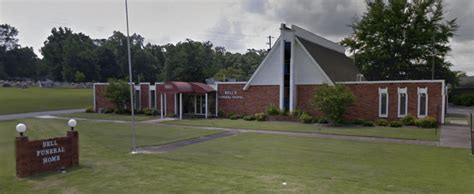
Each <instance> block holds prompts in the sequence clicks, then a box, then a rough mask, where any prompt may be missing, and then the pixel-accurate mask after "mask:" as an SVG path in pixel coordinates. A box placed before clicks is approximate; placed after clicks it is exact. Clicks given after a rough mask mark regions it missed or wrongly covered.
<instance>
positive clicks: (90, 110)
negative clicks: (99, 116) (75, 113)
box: [86, 106, 94, 113]
mask: <svg viewBox="0 0 474 194" xmlns="http://www.w3.org/2000/svg"><path fill="white" fill-rule="evenodd" d="M93 112H94V108H93V107H90V106H89V107H87V108H86V113H93Z"/></svg>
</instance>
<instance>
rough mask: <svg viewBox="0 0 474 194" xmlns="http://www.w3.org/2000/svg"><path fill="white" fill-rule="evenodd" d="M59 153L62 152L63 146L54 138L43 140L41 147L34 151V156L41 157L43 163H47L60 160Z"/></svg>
mask: <svg viewBox="0 0 474 194" xmlns="http://www.w3.org/2000/svg"><path fill="white" fill-rule="evenodd" d="M60 153H64V147H60V146H59V145H58V142H57V141H56V140H51V141H43V149H41V150H37V151H36V157H42V159H43V164H48V163H52V162H58V161H60V160H61V157H60V156H59V154H60Z"/></svg>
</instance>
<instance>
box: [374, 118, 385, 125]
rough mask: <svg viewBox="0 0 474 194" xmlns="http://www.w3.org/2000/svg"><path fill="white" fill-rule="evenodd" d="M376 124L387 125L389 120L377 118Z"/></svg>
mask: <svg viewBox="0 0 474 194" xmlns="http://www.w3.org/2000/svg"><path fill="white" fill-rule="evenodd" d="M375 125H377V126H387V125H388V121H387V119H377V120H375Z"/></svg>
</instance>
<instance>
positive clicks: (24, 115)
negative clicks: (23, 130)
mask: <svg viewBox="0 0 474 194" xmlns="http://www.w3.org/2000/svg"><path fill="white" fill-rule="evenodd" d="M85 110H86V109H68V110H55V111H44V112H29V113H19V114H10V115H0V121H6V120H13V119H23V118H29V117H37V116H45V115H59V114H70V113H77V112H84V111H85Z"/></svg>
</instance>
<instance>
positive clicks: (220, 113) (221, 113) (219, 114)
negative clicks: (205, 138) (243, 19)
mask: <svg viewBox="0 0 474 194" xmlns="http://www.w3.org/2000/svg"><path fill="white" fill-rule="evenodd" d="M217 117H219V118H223V117H225V113H224V111H221V110H220V111H218V112H217Z"/></svg>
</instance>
